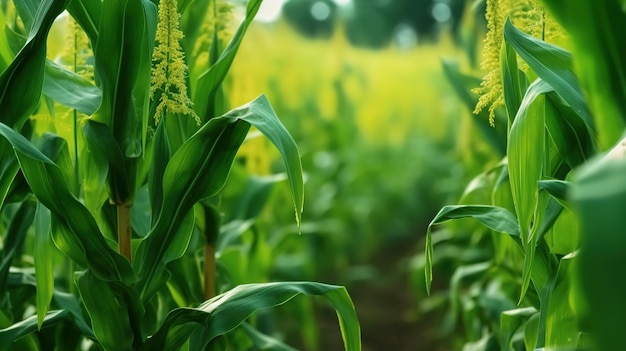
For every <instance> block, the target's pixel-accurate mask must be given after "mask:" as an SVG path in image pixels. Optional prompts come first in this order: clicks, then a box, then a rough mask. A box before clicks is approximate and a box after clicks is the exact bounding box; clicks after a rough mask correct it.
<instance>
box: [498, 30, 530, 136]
mask: <svg viewBox="0 0 626 351" xmlns="http://www.w3.org/2000/svg"><path fill="white" fill-rule="evenodd" d="M500 67H501V70H502V91H503V93H504V106H505V107H506V112H507V117H508V122H509V125H511V124H512V123H513V121H514V120H515V115H516V114H517V110H519V107H520V105H521V104H522V99H523V97H524V91H526V88H527V87H526V79H525V78H526V76H525V75H524V73H523V72H522V71H520V70H519V68H518V66H517V55H516V54H515V50H513V47H512V46H511V44H510V43H509V42H508V41H506V40H505V41H503V42H502V49H501V50H500Z"/></svg>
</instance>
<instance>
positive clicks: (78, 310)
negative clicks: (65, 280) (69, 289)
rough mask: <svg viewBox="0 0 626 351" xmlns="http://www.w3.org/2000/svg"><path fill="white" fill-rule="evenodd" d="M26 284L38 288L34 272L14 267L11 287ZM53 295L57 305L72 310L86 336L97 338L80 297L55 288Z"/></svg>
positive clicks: (76, 322) (11, 275)
mask: <svg viewBox="0 0 626 351" xmlns="http://www.w3.org/2000/svg"><path fill="white" fill-rule="evenodd" d="M24 286H30V287H32V288H33V289H36V287H37V280H36V278H35V277H33V276H32V274H30V273H26V272H25V271H24V270H20V269H13V270H12V272H11V273H10V275H9V287H10V288H19V287H24ZM52 297H53V300H54V303H55V304H56V306H58V307H59V309H60V310H64V311H68V312H70V314H71V315H72V318H73V322H74V324H75V326H76V327H77V328H78V329H79V330H80V332H81V333H82V334H83V335H84V336H86V337H88V338H90V339H94V338H95V335H94V334H93V331H92V330H91V328H90V327H89V326H88V325H87V322H86V321H85V318H84V316H83V311H84V309H83V307H82V305H81V302H80V301H79V298H78V297H76V296H74V295H72V294H69V293H65V292H61V291H59V290H53V293H52ZM33 331H34V330H33Z"/></svg>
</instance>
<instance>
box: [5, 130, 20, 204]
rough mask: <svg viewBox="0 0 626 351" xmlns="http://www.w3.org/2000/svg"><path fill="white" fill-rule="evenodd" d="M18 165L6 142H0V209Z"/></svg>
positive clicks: (9, 145)
mask: <svg viewBox="0 0 626 351" xmlns="http://www.w3.org/2000/svg"><path fill="white" fill-rule="evenodd" d="M19 169H20V165H19V163H18V162H17V159H16V158H15V154H14V153H13V152H12V150H11V144H9V142H8V141H6V140H4V139H2V140H0V209H2V207H3V205H4V201H5V200H6V198H7V196H8V194H9V190H10V189H11V185H12V184H13V180H14V179H15V177H16V176H17V173H18V171H19Z"/></svg>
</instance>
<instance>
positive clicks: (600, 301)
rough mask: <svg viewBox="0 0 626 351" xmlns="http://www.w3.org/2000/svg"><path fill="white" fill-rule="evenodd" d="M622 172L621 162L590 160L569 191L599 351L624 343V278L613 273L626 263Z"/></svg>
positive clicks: (583, 284)
mask: <svg viewBox="0 0 626 351" xmlns="http://www.w3.org/2000/svg"><path fill="white" fill-rule="evenodd" d="M624 174H626V162H624V160H611V159H599V160H598V159H596V160H592V161H591V162H590V163H588V164H587V165H585V166H584V167H582V168H581V169H580V170H578V171H577V172H576V174H575V177H574V179H573V184H574V185H573V187H572V192H571V199H572V203H573V204H574V205H575V206H576V209H577V214H578V216H579V218H580V224H581V248H580V251H579V255H578V257H577V261H578V262H577V264H576V265H577V269H576V276H577V279H578V281H579V282H580V283H579V286H580V288H581V289H582V293H583V296H584V300H585V301H586V302H587V304H588V308H586V311H585V312H586V314H585V316H584V317H586V318H585V320H586V321H587V323H586V324H587V325H588V326H589V328H590V332H591V333H592V336H593V339H594V343H595V345H596V347H597V349H598V350H617V349H619V348H621V347H622V345H623V342H624V341H623V338H624V330H623V328H622V326H623V325H626V300H624V296H625V295H626V280H624V279H616V276H615V272H616V269H618V267H619V268H621V267H626V236H625V235H624V228H626V216H624V211H623V209H624V208H625V206H626V183H624ZM587 314H588V315H587Z"/></svg>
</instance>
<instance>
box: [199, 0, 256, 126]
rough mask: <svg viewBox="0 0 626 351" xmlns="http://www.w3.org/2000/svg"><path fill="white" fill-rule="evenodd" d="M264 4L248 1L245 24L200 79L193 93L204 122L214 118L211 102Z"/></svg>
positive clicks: (243, 23) (254, 0)
mask: <svg viewBox="0 0 626 351" xmlns="http://www.w3.org/2000/svg"><path fill="white" fill-rule="evenodd" d="M262 2H263V0H250V1H248V6H247V7H246V15H245V17H244V19H243V22H242V23H241V25H240V26H239V28H238V29H237V32H236V33H235V35H234V36H233V39H232V40H231V41H230V43H229V44H228V46H227V47H226V49H224V52H222V54H221V55H220V57H219V59H218V60H217V62H216V63H215V64H214V65H213V66H211V68H209V69H208V70H207V71H206V72H204V73H203V74H202V75H201V76H200V77H199V78H198V82H197V84H196V89H195V91H193V102H194V105H195V110H196V112H197V113H198V116H200V118H201V119H202V121H205V122H206V121H207V120H209V119H210V118H213V117H214V116H209V115H207V113H208V111H209V103H210V101H209V100H211V97H212V96H213V94H215V92H216V90H217V89H218V88H219V87H220V85H221V84H222V81H224V78H226V74H227V73H228V70H229V69H230V66H231V64H232V63H233V60H234V59H235V55H236V54H237V51H238V50H239V46H240V45H241V42H242V41H243V37H244V35H245V34H246V31H247V30H248V27H249V26H250V23H252V20H253V19H254V16H256V13H257V12H258V11H259V8H260V7H261V3H262Z"/></svg>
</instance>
